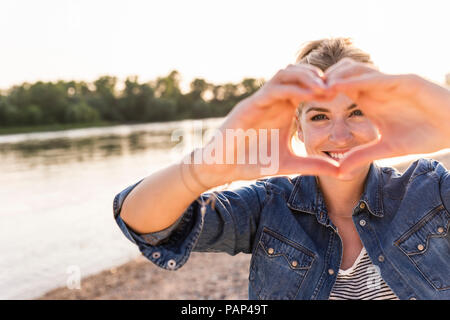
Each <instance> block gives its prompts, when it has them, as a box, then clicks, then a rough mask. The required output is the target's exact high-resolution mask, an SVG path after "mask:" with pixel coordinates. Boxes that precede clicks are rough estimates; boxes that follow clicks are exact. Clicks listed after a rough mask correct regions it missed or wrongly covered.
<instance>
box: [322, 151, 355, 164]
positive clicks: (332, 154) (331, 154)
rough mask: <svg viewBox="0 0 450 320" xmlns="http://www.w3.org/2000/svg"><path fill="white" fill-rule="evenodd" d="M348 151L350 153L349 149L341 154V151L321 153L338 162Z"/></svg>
mask: <svg viewBox="0 0 450 320" xmlns="http://www.w3.org/2000/svg"><path fill="white" fill-rule="evenodd" d="M349 151H350V149H348V150H345V152H343V151H323V153H325V154H326V155H327V156H329V157H330V158H331V159H333V160H336V161H338V162H339V161H340V160H341V159H343V158H344V157H345V156H346V155H347V153H348V152H349Z"/></svg>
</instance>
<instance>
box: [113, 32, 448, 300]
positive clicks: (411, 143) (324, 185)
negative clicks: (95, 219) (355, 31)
mask: <svg viewBox="0 0 450 320" xmlns="http://www.w3.org/2000/svg"><path fill="white" fill-rule="evenodd" d="M297 62H298V63H297V64H296V65H289V66H288V67H287V68H285V69H283V70H280V71H279V72H278V73H277V74H276V75H275V76H274V77H273V78H272V79H271V80H270V81H268V82H267V83H266V84H265V85H264V86H263V87H262V88H260V89H259V90H258V91H257V92H256V93H255V94H254V95H252V96H250V97H249V98H247V99H244V100H242V101H241V102H240V103H238V104H237V105H236V106H235V108H234V109H233V110H232V111H231V112H230V114H229V115H228V116H227V118H226V119H225V121H224V123H223V124H222V126H221V127H220V128H219V130H218V132H219V133H221V134H217V135H216V136H215V137H214V138H213V139H211V141H210V143H213V142H214V141H216V142H217V139H223V141H221V142H222V145H223V151H224V152H223V154H225V153H227V152H230V151H237V149H238V148H241V147H245V148H247V153H248V152H251V150H250V148H249V146H247V145H245V144H239V143H237V144H230V143H228V142H227V141H226V139H225V138H223V137H224V136H226V133H227V130H230V129H243V130H244V131H245V130H248V129H276V130H279V131H278V132H279V136H278V137H279V140H278V141H277V142H280V144H279V150H278V153H277V154H278V158H277V159H276V160H277V162H278V171H277V175H278V176H274V177H271V178H265V179H259V180H257V181H256V182H255V183H254V184H251V185H249V186H245V187H242V188H239V189H237V190H233V191H223V192H220V193H218V194H217V197H216V199H215V201H214V203H213V204H211V203H210V204H208V205H207V206H205V202H207V201H208V200H210V199H211V195H212V194H211V193H206V192H205V191H207V190H209V189H210V188H212V187H215V186H220V185H223V184H225V183H227V182H230V181H234V180H248V179H257V178H261V176H262V175H261V169H262V168H263V164H262V163H261V162H260V161H258V162H257V163H256V164H236V162H234V163H229V162H227V163H226V164H217V163H213V164H211V163H209V164H207V163H205V162H202V163H193V164H186V163H185V162H184V161H181V162H179V163H176V164H173V165H170V166H168V167H166V168H164V169H162V170H160V171H158V172H156V173H154V174H152V175H150V176H149V177H146V178H145V179H142V180H141V181H139V182H138V183H136V184H134V185H132V186H130V187H128V188H126V189H125V190H123V191H122V192H121V193H119V194H118V195H117V196H116V197H115V199H114V215H115V219H116V222H117V223H118V225H119V226H120V228H121V230H122V231H123V232H124V234H125V235H126V236H127V237H128V239H130V240H131V241H132V242H134V243H136V245H138V246H139V249H140V250H141V251H142V253H143V254H144V255H145V256H146V257H147V258H148V259H149V260H151V261H152V262H153V263H155V264H156V265H158V266H160V267H162V268H166V269H171V270H175V269H178V268H180V267H181V266H182V265H183V264H184V263H185V262H186V260H187V259H188V257H189V255H190V253H191V252H192V251H193V250H194V251H208V252H218V251H222V252H227V253H229V254H231V255H235V254H237V253H239V252H244V253H251V254H252V259H251V263H250V275H249V299H449V298H450V277H449V274H450V241H449V233H448V230H449V226H450V173H449V171H448V170H446V168H445V167H444V166H443V165H442V164H441V163H439V162H437V161H434V160H427V159H420V160H418V161H416V162H414V163H413V164H412V165H411V166H410V167H409V168H408V169H407V170H406V172H405V173H404V174H400V173H399V172H397V171H396V170H395V169H393V168H381V167H379V166H378V165H376V164H375V163H374V162H373V161H374V160H376V159H382V158H388V157H395V156H401V155H406V154H415V153H430V152H435V151H438V150H441V149H445V148H449V147H450V129H449V126H448V124H449V123H450V94H449V92H448V90H446V89H444V88H442V87H440V86H438V85H435V84H433V83H431V82H428V81H426V80H424V79H422V78H420V77H418V76H415V75H400V76H392V75H386V74H383V73H381V72H379V71H377V70H376V69H375V67H374V66H373V65H372V63H371V61H370V57H369V55H367V54H366V53H364V52H363V51H361V50H359V49H357V48H355V47H354V46H353V45H352V43H351V42H350V41H349V40H348V39H341V38H338V39H325V40H319V41H314V42H311V43H309V44H307V45H306V46H305V47H304V48H303V50H302V51H301V52H300V54H299V57H298V59H297ZM299 105H300V107H298V106H299ZM297 109H298V110H297ZM296 111H297V113H296ZM296 114H297V122H296V123H297V131H298V137H299V138H300V139H301V140H302V141H303V142H304V144H305V148H306V151H307V156H306V157H297V156H295V155H294V154H293V152H292V148H291V146H290V141H291V137H292V130H291V124H292V119H294V118H295V115H296ZM269 140H270V139H269ZM218 145H220V144H218ZM205 148H206V147H205ZM205 148H204V149H205ZM204 149H196V150H195V151H194V153H202V152H203V151H204ZM216 152H217V151H216ZM233 154H236V153H233ZM192 156H194V154H192ZM291 174H297V175H298V176H296V177H295V178H289V177H287V176H286V175H291ZM283 175H284V176H283ZM174 200H175V201H174Z"/></svg>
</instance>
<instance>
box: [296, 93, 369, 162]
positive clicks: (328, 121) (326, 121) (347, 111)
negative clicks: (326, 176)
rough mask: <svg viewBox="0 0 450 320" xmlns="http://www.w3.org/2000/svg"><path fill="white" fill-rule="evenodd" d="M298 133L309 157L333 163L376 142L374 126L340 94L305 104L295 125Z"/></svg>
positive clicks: (356, 107) (350, 101) (355, 106)
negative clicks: (323, 158) (329, 158)
mask: <svg viewBox="0 0 450 320" xmlns="http://www.w3.org/2000/svg"><path fill="white" fill-rule="evenodd" d="M297 133H298V137H299V139H300V140H301V141H302V142H303V143H304V144H305V149H306V152H307V154H308V155H319V156H327V157H331V158H333V159H335V160H336V161H339V160H340V158H342V157H343V155H344V154H345V153H346V152H348V151H350V150H351V149H352V148H354V147H357V146H360V145H363V144H366V143H369V142H371V141H374V140H376V139H377V138H378V129H377V128H376V126H375V125H374V124H373V123H372V122H371V121H370V120H369V119H368V118H367V117H365V116H364V114H363V113H362V111H361V110H360V109H359V108H358V106H357V105H356V104H354V103H353V101H352V100H350V98H348V97H347V96H345V95H343V94H339V95H337V96H336V97H335V98H334V99H333V100H331V101H327V102H321V103H318V102H314V101H311V102H308V103H305V105H304V106H303V107H302V110H301V112H300V114H299V119H298V121H297Z"/></svg>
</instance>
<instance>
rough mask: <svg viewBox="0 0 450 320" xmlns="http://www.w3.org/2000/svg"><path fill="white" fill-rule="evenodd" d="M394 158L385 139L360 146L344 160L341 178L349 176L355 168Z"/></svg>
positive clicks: (341, 166)
mask: <svg viewBox="0 0 450 320" xmlns="http://www.w3.org/2000/svg"><path fill="white" fill-rule="evenodd" d="M393 156H394V155H393V153H392V150H391V148H390V146H389V145H388V144H387V143H386V142H385V141H384V140H383V139H380V140H376V141H373V142H371V143H367V144H364V145H362V146H358V147H356V148H354V149H353V150H352V151H350V152H349V153H348V154H347V155H346V156H345V157H344V158H343V159H342V161H341V163H340V171H339V176H340V177H342V176H345V175H348V174H350V173H351V172H352V171H353V170H354V169H355V168H357V167H360V166H362V165H365V164H368V163H371V162H372V161H374V160H378V159H383V158H391V157H393Z"/></svg>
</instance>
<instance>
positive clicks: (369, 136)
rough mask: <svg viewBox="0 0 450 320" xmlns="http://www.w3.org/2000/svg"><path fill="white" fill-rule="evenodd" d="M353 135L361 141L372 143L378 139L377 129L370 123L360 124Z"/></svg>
mask: <svg viewBox="0 0 450 320" xmlns="http://www.w3.org/2000/svg"><path fill="white" fill-rule="evenodd" d="M354 133H355V135H357V136H358V137H359V138H360V139H361V140H364V141H372V140H375V139H377V138H378V133H379V131H378V128H377V127H376V126H374V125H373V124H372V123H361V124H359V125H357V126H356V127H355V130H354Z"/></svg>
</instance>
